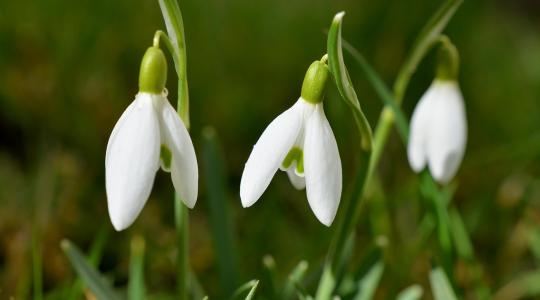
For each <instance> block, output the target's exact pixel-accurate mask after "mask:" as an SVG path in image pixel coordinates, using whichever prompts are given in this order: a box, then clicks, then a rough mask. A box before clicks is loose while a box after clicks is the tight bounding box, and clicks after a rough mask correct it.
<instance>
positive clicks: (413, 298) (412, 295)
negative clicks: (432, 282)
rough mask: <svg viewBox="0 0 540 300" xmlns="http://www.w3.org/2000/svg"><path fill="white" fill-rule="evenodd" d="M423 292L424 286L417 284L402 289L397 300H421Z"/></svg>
mask: <svg viewBox="0 0 540 300" xmlns="http://www.w3.org/2000/svg"><path fill="white" fill-rule="evenodd" d="M423 294H424V290H422V287H421V286H420V285H418V284H415V285H411V286H410V287H408V288H406V289H404V290H403V291H401V292H400V293H399V294H398V295H397V297H396V300H420V299H422V295H423Z"/></svg>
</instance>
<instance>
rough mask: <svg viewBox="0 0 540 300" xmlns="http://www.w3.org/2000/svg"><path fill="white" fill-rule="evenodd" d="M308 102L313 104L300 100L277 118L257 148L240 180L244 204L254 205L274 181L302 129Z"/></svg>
mask: <svg viewBox="0 0 540 300" xmlns="http://www.w3.org/2000/svg"><path fill="white" fill-rule="evenodd" d="M305 105H311V104H308V103H306V102H305V101H302V100H299V101H297V102H296V103H295V104H294V105H293V106H292V107H291V108H289V109H288V110H286V111H285V112H283V113H282V114H281V115H279V116H278V117H277V118H275V119H274V120H273V121H272V123H270V125H268V127H266V129H265V130H264V132H263V134H262V135H261V137H260V138H259V140H258V141H257V143H256V144H255V146H254V147H253V151H252V152H251V155H250V156H249V159H248V161H247V162H246V165H245V167H244V172H243V173H242V179H241V181H240V199H241V200H242V206H244V207H249V206H251V205H253V204H254V203H255V202H256V201H257V200H258V199H259V198H260V197H261V195H262V194H263V192H264V191H265V190H266V188H267V187H268V185H269V184H270V181H272V177H274V174H275V173H276V171H277V169H278V168H279V167H280V165H281V163H282V162H283V159H285V156H286V155H287V153H288V152H289V150H290V149H291V147H292V146H293V145H294V142H295V140H296V138H297V136H298V134H299V132H300V129H301V127H302V119H303V110H304V106H305Z"/></svg>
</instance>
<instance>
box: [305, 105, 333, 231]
mask: <svg viewBox="0 0 540 300" xmlns="http://www.w3.org/2000/svg"><path fill="white" fill-rule="evenodd" d="M304 176H305V179H306V192H307V198H308V202H309V205H310V207H311V209H312V210H313V212H314V213H315V216H316V217H317V219H319V221H320V222H321V223H323V224H324V225H326V226H330V225H331V224H332V221H334V218H335V216H336V212H337V209H338V206H339V201H340V199H341V185H342V174H341V159H340V157H339V151H338V147H337V143H336V139H335V137H334V133H333V132H332V128H331V127H330V124H328V120H327V119H326V116H325V115H324V111H323V107H322V104H317V105H316V108H315V112H314V113H313V115H312V116H311V118H310V119H309V121H308V123H307V124H306V140H305V144H304Z"/></svg>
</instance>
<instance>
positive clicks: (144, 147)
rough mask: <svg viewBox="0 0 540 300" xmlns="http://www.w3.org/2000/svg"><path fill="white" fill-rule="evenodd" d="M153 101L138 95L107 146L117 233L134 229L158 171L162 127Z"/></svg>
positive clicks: (109, 195)
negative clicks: (160, 130)
mask: <svg viewBox="0 0 540 300" xmlns="http://www.w3.org/2000/svg"><path fill="white" fill-rule="evenodd" d="M152 97H153V96H152V95H150V94H146V93H139V94H137V96H136V98H135V101H133V103H132V104H131V105H130V106H129V107H128V108H127V109H126V111H125V112H124V114H123V115H122V116H121V117H120V119H119V120H118V122H117V124H116V125H115V128H114V129H113V132H112V133H111V137H110V138H109V142H108V144H107V152H106V154H105V181H106V189H107V203H108V207H109V216H110V218H111V221H112V223H113V226H114V228H115V229H116V230H118V231H120V230H123V229H125V228H127V227H128V226H129V225H131V224H132V223H133V222H134V221H135V219H136V218H137V216H138V215H139V213H140V212H141V210H142V208H143V207H144V204H145V203H146V200H147V199H148V196H149V195H150V191H151V190H152V185H153V183H154V178H155V175H156V171H157V170H158V168H159V140H160V135H159V123H158V119H157V115H156V112H155V110H154V107H153V104H152V101H153V99H152Z"/></svg>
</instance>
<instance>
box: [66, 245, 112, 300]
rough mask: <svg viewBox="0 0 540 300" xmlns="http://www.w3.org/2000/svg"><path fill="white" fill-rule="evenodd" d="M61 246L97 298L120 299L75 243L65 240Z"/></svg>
mask: <svg viewBox="0 0 540 300" xmlns="http://www.w3.org/2000/svg"><path fill="white" fill-rule="evenodd" d="M61 247H62V250H63V251H64V253H65V254H66V255H67V257H68V259H69V261H70V262H71V265H72V266H73V268H74V269H75V271H76V272H77V274H78V275H79V277H80V278H81V279H82V281H83V282H84V284H85V285H86V286H87V287H88V289H90V291H91V292H92V293H93V294H94V295H95V296H96V298H97V299H111V300H117V299H120V298H119V297H118V295H116V293H115V292H114V291H113V289H112V287H111V286H110V285H109V284H108V282H106V281H105V280H104V279H103V277H102V276H101V274H100V273H99V272H98V271H97V270H96V269H95V268H94V267H92V266H91V265H90V264H89V263H88V262H87V261H86V258H85V257H84V255H83V254H82V253H81V251H80V250H79V249H77V247H76V246H75V245H73V244H72V243H71V242H70V241H68V240H63V241H62V243H61Z"/></svg>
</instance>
